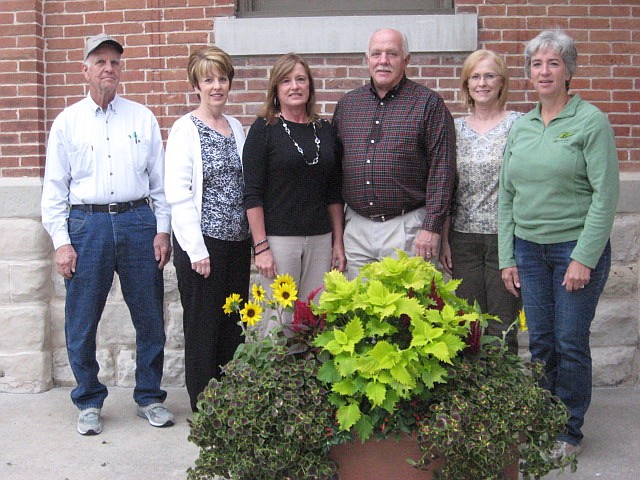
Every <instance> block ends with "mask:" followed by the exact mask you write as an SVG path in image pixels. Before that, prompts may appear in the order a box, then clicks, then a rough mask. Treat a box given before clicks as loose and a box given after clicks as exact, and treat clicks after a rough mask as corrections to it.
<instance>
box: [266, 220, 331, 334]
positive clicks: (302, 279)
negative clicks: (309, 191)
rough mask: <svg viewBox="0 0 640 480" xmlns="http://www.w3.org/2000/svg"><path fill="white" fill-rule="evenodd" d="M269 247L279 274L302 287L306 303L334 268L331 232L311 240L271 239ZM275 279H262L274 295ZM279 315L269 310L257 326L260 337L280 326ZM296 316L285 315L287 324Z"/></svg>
mask: <svg viewBox="0 0 640 480" xmlns="http://www.w3.org/2000/svg"><path fill="white" fill-rule="evenodd" d="M268 238H269V247H270V249H271V252H272V253H273V259H274V261H275V262H276V271H277V272H278V274H279V275H284V274H287V273H288V274H289V275H291V277H293V279H294V280H295V282H296V286H297V287H298V298H299V299H301V300H303V301H306V300H307V297H308V296H309V294H310V293H311V292H313V291H314V290H316V289H317V288H318V287H321V286H322V285H324V274H325V273H326V272H328V271H329V269H330V268H331V257H332V251H331V233H326V234H324V235H313V236H309V237H284V236H282V237H280V236H271V235H269V236H268ZM273 280H274V279H273V278H265V277H263V276H262V275H261V276H260V284H261V285H262V287H263V288H264V289H265V290H266V292H267V295H269V297H271V296H272V292H271V284H272V283H273ZM274 314H275V312H274V311H272V310H270V309H265V311H264V312H263V315H262V321H261V322H260V323H258V325H256V327H255V328H256V329H258V330H259V332H260V337H261V338H264V336H266V334H267V333H268V332H269V331H270V330H271V329H273V328H274V327H276V326H277V325H278V322H277V321H274V320H272V319H271V316H272V315H274ZM292 319H293V317H292V315H291V314H290V313H289V314H285V318H284V319H283V320H284V323H291V320H292Z"/></svg>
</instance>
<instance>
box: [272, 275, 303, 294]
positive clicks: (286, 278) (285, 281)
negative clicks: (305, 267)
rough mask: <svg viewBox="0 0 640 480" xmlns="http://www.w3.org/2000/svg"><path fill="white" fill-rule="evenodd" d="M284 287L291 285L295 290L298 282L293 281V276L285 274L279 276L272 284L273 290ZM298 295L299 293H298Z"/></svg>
mask: <svg viewBox="0 0 640 480" xmlns="http://www.w3.org/2000/svg"><path fill="white" fill-rule="evenodd" d="M282 285H289V286H291V287H292V288H293V289H294V290H295V288H296V282H295V280H294V279H293V277H292V276H291V275H289V274H288V273H285V274H283V275H277V276H276V279H275V280H274V281H273V283H272V284H271V288H272V289H273V290H276V289H277V288H279V287H281V286H282ZM296 293H297V292H296Z"/></svg>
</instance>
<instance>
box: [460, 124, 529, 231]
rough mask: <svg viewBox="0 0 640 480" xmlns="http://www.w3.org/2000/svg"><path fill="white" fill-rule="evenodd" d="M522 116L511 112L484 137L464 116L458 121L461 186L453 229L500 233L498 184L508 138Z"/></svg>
mask: <svg viewBox="0 0 640 480" xmlns="http://www.w3.org/2000/svg"><path fill="white" fill-rule="evenodd" d="M521 116H522V114H521V113H519V112H508V114H507V115H506V116H505V118H504V119H503V120H502V121H501V122H500V123H499V124H498V125H496V126H495V127H493V128H492V129H491V130H489V131H488V132H486V133H484V134H480V133H478V132H476V131H475V130H474V129H472V128H471V127H470V126H469V125H468V124H467V122H466V120H465V118H464V117H461V118H456V119H455V122H454V123H455V126H456V144H457V163H458V186H457V189H456V193H455V202H454V205H455V208H454V215H453V219H452V227H453V229H454V230H455V231H457V232H463V233H483V234H497V233H498V181H499V179H500V167H501V165H502V156H503V153H504V148H505V145H506V143H507V136H508V135H509V130H510V129H511V126H512V125H513V123H514V122H515V121H516V120H517V119H518V118H520V117H521Z"/></svg>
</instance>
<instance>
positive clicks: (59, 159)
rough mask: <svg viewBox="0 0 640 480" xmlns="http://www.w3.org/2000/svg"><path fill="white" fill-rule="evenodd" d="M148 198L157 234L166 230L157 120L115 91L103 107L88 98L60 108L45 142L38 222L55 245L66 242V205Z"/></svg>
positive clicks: (167, 214) (167, 215) (168, 218)
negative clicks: (108, 102)
mask: <svg viewBox="0 0 640 480" xmlns="http://www.w3.org/2000/svg"><path fill="white" fill-rule="evenodd" d="M144 197H151V199H152V201H153V210H154V213H155V216H156V220H157V223H158V232H166V233H169V232H170V231H171V227H170V223H171V213H170V208H169V205H168V204H167V201H166V199H165V196H164V150H163V147H162V137H161V135H160V128H159V126H158V121H157V120H156V118H155V116H154V115H153V113H152V112H151V111H150V110H149V109H148V108H146V107H144V106H142V105H140V104H138V103H135V102H132V101H130V100H126V99H124V98H122V97H119V96H118V95H116V96H115V98H114V99H113V101H112V102H111V103H110V104H109V106H108V107H107V109H106V111H103V110H102V108H100V106H98V105H97V104H96V103H95V102H94V101H93V100H92V99H91V97H90V96H87V97H86V98H84V99H83V100H80V101H79V102H78V103H76V104H74V105H71V106H70V107H67V108H66V109H64V110H63V111H62V112H61V113H60V115H58V117H57V118H56V119H55V121H54V122H53V126H52V127H51V132H50V134H49V142H48V145H47V163H46V167H45V176H44V187H43V192H42V224H43V225H44V227H45V229H46V230H47V232H49V235H51V238H52V239H53V245H54V248H56V249H57V248H58V247H60V246H61V245H66V244H70V243H71V241H70V240H69V233H68V230H67V218H68V216H69V206H70V205H77V204H108V203H113V202H129V201H133V200H138V199H140V198H144Z"/></svg>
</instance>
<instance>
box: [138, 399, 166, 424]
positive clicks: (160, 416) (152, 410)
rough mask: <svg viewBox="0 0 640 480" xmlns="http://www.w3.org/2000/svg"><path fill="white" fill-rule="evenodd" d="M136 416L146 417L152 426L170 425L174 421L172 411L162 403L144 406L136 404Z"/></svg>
mask: <svg viewBox="0 0 640 480" xmlns="http://www.w3.org/2000/svg"><path fill="white" fill-rule="evenodd" d="M137 413H138V416H139V417H142V418H146V419H147V420H149V423H150V424H151V425H153V426H154V427H170V426H171V425H173V423H174V418H173V413H171V412H170V411H169V410H168V409H167V407H165V406H164V404H162V403H152V404H151V405H146V406H144V407H142V406H140V405H138V411H137Z"/></svg>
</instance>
